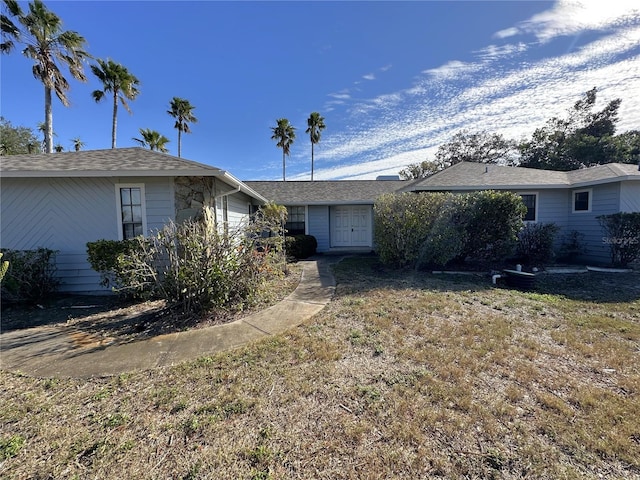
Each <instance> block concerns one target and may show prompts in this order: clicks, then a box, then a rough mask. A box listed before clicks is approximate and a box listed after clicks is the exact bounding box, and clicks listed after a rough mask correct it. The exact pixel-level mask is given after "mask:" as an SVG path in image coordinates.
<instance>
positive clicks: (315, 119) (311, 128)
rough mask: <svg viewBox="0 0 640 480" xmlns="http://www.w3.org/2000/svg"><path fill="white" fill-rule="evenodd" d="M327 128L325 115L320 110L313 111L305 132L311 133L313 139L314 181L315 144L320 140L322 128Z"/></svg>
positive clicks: (310, 136)
mask: <svg viewBox="0 0 640 480" xmlns="http://www.w3.org/2000/svg"><path fill="white" fill-rule="evenodd" d="M325 128H326V125H325V124H324V117H323V116H321V115H320V114H319V113H318V112H312V113H311V115H309V118H308V119H307V129H306V130H305V133H308V134H309V138H310V139H311V181H312V182H313V146H314V145H315V144H316V143H319V142H320V135H321V134H322V130H324V129H325Z"/></svg>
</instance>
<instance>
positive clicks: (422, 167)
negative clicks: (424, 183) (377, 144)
mask: <svg viewBox="0 0 640 480" xmlns="http://www.w3.org/2000/svg"><path fill="white" fill-rule="evenodd" d="M440 170H442V168H441V167H440V165H439V164H438V163H436V162H433V161H430V160H425V161H424V162H420V163H411V164H409V165H407V166H406V167H405V168H403V169H402V170H400V171H399V172H398V175H400V178H401V179H402V180H414V179H418V178H427V177H430V176H431V175H433V174H434V173H437V172H439V171H440Z"/></svg>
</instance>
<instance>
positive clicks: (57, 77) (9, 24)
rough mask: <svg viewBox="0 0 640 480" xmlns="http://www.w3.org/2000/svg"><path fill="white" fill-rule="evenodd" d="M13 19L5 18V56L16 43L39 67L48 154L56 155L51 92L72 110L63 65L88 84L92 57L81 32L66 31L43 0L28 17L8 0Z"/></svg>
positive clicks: (33, 4)
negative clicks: (87, 69) (86, 64)
mask: <svg viewBox="0 0 640 480" xmlns="http://www.w3.org/2000/svg"><path fill="white" fill-rule="evenodd" d="M5 6H6V7H7V12H8V13H9V16H11V17H13V18H14V19H15V20H16V21H17V24H18V25H16V24H15V23H14V22H13V21H12V20H11V18H9V16H7V15H4V14H2V15H1V26H2V34H3V42H2V44H1V45H0V51H2V53H9V52H11V50H13V47H14V41H15V42H19V43H22V44H24V46H25V48H24V49H23V50H22V54H23V55H24V56H25V57H27V58H30V59H32V60H33V61H34V62H35V63H34V65H33V68H32V72H33V76H34V77H35V78H36V79H37V80H40V81H41V82H42V84H43V85H44V118H45V126H46V129H45V152H46V153H52V152H53V111H52V106H51V92H52V91H55V93H56V96H57V97H58V99H59V100H60V102H61V103H62V104H63V105H64V106H65V107H67V106H69V100H68V98H67V91H68V90H69V88H70V86H69V82H68V81H67V79H66V78H65V77H64V76H63V75H62V72H61V71H60V67H59V64H60V65H63V66H67V67H68V69H69V73H70V74H71V76H72V77H73V78H75V79H77V80H80V81H83V82H84V81H86V80H87V78H86V76H85V75H84V71H83V66H82V63H83V61H84V60H85V59H87V58H88V57H89V54H88V53H87V52H85V51H84V50H83V48H84V46H85V43H86V41H85V39H84V37H82V36H81V35H79V34H78V33H77V32H74V31H71V30H65V31H63V30H62V20H60V18H59V17H58V16H57V15H56V14H55V13H53V12H51V11H50V10H48V9H47V7H46V6H45V5H44V4H43V3H42V1H40V0H34V1H33V2H31V3H29V13H24V12H23V11H22V9H21V8H20V6H19V5H18V2H17V1H16V0H5Z"/></svg>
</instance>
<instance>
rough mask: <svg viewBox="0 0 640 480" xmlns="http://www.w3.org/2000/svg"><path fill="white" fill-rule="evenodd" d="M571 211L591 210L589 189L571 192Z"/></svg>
mask: <svg viewBox="0 0 640 480" xmlns="http://www.w3.org/2000/svg"><path fill="white" fill-rule="evenodd" d="M573 211H574V212H590V211H591V190H579V191H577V192H573Z"/></svg>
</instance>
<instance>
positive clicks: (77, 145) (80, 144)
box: [71, 137, 85, 152]
mask: <svg viewBox="0 0 640 480" xmlns="http://www.w3.org/2000/svg"><path fill="white" fill-rule="evenodd" d="M71 141H72V142H73V149H74V150H75V151H76V152H79V151H80V150H82V147H84V146H85V143H84V142H83V141H82V140H81V139H80V137H76V138H72V139H71Z"/></svg>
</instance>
